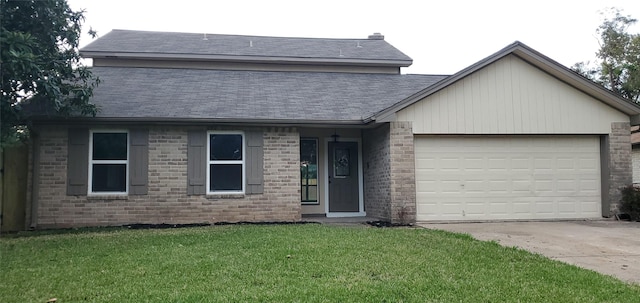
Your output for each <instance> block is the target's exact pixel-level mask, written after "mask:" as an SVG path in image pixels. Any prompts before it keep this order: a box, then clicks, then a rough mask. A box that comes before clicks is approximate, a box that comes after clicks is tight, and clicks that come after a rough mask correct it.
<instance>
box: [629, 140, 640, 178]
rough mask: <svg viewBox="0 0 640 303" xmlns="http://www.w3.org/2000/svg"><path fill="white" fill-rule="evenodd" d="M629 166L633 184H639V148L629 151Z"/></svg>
mask: <svg viewBox="0 0 640 303" xmlns="http://www.w3.org/2000/svg"><path fill="white" fill-rule="evenodd" d="M631 165H632V167H633V169H632V171H633V174H632V175H633V183H634V184H639V183H640V148H634V149H632V150H631Z"/></svg>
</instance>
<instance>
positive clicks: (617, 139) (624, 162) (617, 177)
mask: <svg viewBox="0 0 640 303" xmlns="http://www.w3.org/2000/svg"><path fill="white" fill-rule="evenodd" d="M632 182H633V169H632V164H631V130H630V124H629V123H627V122H614V123H611V133H610V134H609V202H610V204H609V206H610V207H609V209H610V213H609V214H606V213H603V214H602V215H603V216H605V217H609V216H611V215H613V214H616V213H617V212H618V209H619V207H620V198H621V197H622V194H621V191H620V189H621V188H623V187H625V186H628V185H630V184H631V183H632ZM602 190H605V189H602Z"/></svg>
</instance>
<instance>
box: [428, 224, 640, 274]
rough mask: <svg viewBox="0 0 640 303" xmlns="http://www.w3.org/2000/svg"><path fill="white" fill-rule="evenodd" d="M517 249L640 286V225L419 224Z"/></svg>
mask: <svg viewBox="0 0 640 303" xmlns="http://www.w3.org/2000/svg"><path fill="white" fill-rule="evenodd" d="M420 226H422V227H425V228H430V229H442V230H447V231H452V232H457V233H465V234H470V235H471V236H473V237H474V238H476V239H478V240H483V241H496V242H498V243H499V244H501V245H503V246H516V247H519V248H522V249H525V250H528V251H530V252H534V253H539V254H542V255H544V256H546V257H548V258H551V259H554V260H558V261H562V262H566V263H569V264H573V265H576V266H580V267H583V268H587V269H591V270H594V271H597V272H600V273H603V274H606V275H611V276H614V277H616V278H618V279H620V280H623V281H627V282H632V283H638V284H640V223H638V222H624V221H609V220H602V221H566V222H503V223H446V224H420Z"/></svg>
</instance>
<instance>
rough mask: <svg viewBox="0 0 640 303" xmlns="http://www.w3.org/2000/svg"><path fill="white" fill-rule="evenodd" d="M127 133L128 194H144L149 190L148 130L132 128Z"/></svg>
mask: <svg viewBox="0 0 640 303" xmlns="http://www.w3.org/2000/svg"><path fill="white" fill-rule="evenodd" d="M129 135H130V136H131V137H130V138H129V142H130V144H131V150H130V151H129V157H130V159H129V194H130V195H146V194H147V193H148V191H149V189H148V182H149V131H148V130H146V129H134V130H131V131H130V132H129Z"/></svg>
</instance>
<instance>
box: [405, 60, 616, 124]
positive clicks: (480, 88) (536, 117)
mask: <svg viewBox="0 0 640 303" xmlns="http://www.w3.org/2000/svg"><path fill="white" fill-rule="evenodd" d="M397 120H398V121H411V122H413V132H414V134H519V133H523V134H566V133H576V134H606V133H609V131H610V128H611V122H628V121H629V117H628V116H627V115H625V114H624V113H622V112H619V111H618V110H616V109H614V108H612V107H610V106H608V105H606V104H604V103H602V102H601V101H599V100H597V99H594V98H592V97H590V96H588V95H586V94H584V93H583V92H581V91H579V90H577V89H575V88H574V87H571V86H569V85H567V84H565V83H564V82H562V81H560V80H558V79H556V78H554V77H552V76H550V75H548V74H547V73H545V72H544V71H542V70H540V69H538V68H536V67H534V66H531V65H529V64H528V63H526V62H524V61H523V60H521V59H519V58H518V57H516V56H513V55H509V56H507V57H505V58H503V59H501V60H498V61H496V62H495V63H493V64H491V65H488V66H486V67H485V68H483V69H481V70H478V71H476V72H475V73H473V74H471V75H468V76H467V77H465V78H463V79H461V80H459V81H457V82H455V83H453V84H451V85H450V86H448V87H446V88H444V89H442V90H440V91H438V92H436V93H434V94H432V95H430V96H427V97H426V98H424V99H423V100H421V101H418V102H416V103H414V104H412V105H411V106H408V107H407V108H405V109H403V110H401V111H399V112H398V114H397Z"/></svg>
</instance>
